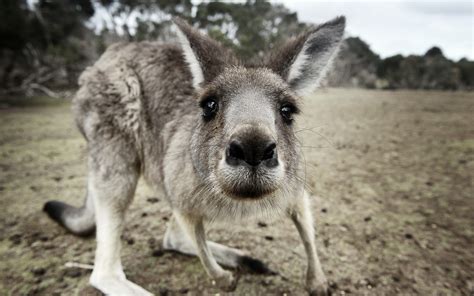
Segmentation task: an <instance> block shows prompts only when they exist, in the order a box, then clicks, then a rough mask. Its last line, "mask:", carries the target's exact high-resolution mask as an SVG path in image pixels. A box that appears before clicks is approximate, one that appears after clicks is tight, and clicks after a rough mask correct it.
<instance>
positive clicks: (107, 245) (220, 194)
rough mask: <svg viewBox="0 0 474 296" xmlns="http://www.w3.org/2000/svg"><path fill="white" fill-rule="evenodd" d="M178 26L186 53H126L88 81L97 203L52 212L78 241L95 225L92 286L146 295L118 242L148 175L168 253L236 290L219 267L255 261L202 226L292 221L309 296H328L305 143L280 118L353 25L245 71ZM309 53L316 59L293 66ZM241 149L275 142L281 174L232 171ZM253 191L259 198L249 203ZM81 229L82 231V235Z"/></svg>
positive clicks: (302, 40) (80, 101)
mask: <svg viewBox="0 0 474 296" xmlns="http://www.w3.org/2000/svg"><path fill="white" fill-rule="evenodd" d="M176 23H177V25H178V26H177V29H178V30H179V32H180V36H181V37H182V38H185V39H182V40H181V46H180V45H174V44H159V43H154V42H141V43H131V44H124V43H121V44H116V45H113V46H111V47H110V48H109V49H108V50H107V51H106V52H105V53H104V54H103V55H102V57H101V58H100V59H99V60H98V61H97V62H96V63H95V65H94V66H92V67H89V68H88V69H86V71H84V73H83V74H82V75H81V77H80V80H79V84H80V89H79V91H78V92H77V94H76V96H75V98H74V101H73V111H74V115H75V118H76V123H77V126H78V128H79V129H80V131H81V133H82V134H83V135H84V137H85V139H86V140H87V143H88V155H89V158H88V159H89V171H90V173H89V188H88V192H89V193H88V195H89V198H90V199H91V200H92V203H91V206H86V207H84V209H85V210H82V212H81V215H78V214H77V212H76V213H75V214H74V215H73V214H68V212H67V211H64V212H62V210H61V209H60V207H59V208H55V206H53V209H51V206H49V208H50V210H49V211H52V212H56V213H58V215H56V216H58V217H61V219H63V220H64V221H69V222H67V223H62V225H63V226H65V227H66V228H68V229H70V230H71V231H72V230H73V232H74V233H80V231H81V230H87V229H89V228H90V223H89V224H87V223H83V222H82V224H81V223H79V221H83V220H84V219H85V218H89V219H91V218H92V217H95V221H96V224H97V241H98V245H97V253H96V261H95V264H94V272H93V273H92V276H91V284H92V285H93V286H95V287H96V288H98V289H99V290H101V291H102V292H104V293H106V294H134V295H147V293H148V292H147V291H145V290H143V289H142V288H140V287H138V286H137V285H135V284H133V283H131V282H130V281H128V280H127V279H126V277H125V274H124V273H123V270H122V266H121V263H120V232H121V229H122V228H123V217H124V213H125V210H126V209H127V207H128V205H129V204H130V202H131V200H132V198H133V195H134V191H135V186H136V183H137V180H138V178H139V176H140V175H142V176H144V178H145V180H146V181H147V183H149V184H150V185H151V186H152V187H153V188H155V189H157V190H160V189H161V188H164V191H165V196H166V199H167V201H168V203H169V205H170V206H171V208H172V210H173V216H174V219H173V222H171V224H170V226H169V228H168V231H167V233H166V235H165V239H164V247H165V248H167V249H174V250H177V251H181V252H183V253H188V254H194V255H198V256H199V257H200V259H201V261H202V263H203V266H204V268H205V270H206V271H207V273H208V274H209V275H210V276H211V277H212V278H213V279H214V280H215V281H216V284H217V285H218V286H220V287H222V288H224V289H226V290H229V289H232V288H233V287H235V284H236V281H235V278H234V276H233V275H232V273H231V272H229V271H226V270H224V269H222V267H220V265H219V264H218V263H221V264H224V265H226V266H231V267H236V266H238V265H239V262H244V261H247V262H248V261H249V259H248V257H247V256H246V255H245V254H244V253H243V252H242V251H239V250H236V249H232V248H228V247H225V246H222V245H219V244H216V243H213V242H207V241H206V239H205V230H204V223H206V222H210V221H215V222H224V223H225V222H227V223H229V222H233V221H241V220H248V219H252V218H258V219H274V218H276V217H278V216H283V215H286V216H288V217H291V218H292V219H293V221H294V222H295V224H296V226H297V228H298V230H299V232H300V235H301V237H302V240H303V242H304V245H305V249H306V252H307V254H308V275H307V283H306V284H307V287H308V291H309V292H311V293H313V292H318V293H323V294H324V293H325V291H326V288H327V286H326V280H325V278H324V274H323V273H322V269H321V266H320V263H319V259H318V257H317V254H316V249H315V243H314V235H313V230H312V223H313V222H312V218H311V213H310V212H309V208H308V207H309V205H308V197H307V194H306V193H305V192H304V184H303V183H302V181H301V180H302V179H303V177H304V176H303V173H302V171H303V170H302V163H301V159H300V157H299V153H298V147H297V144H296V143H297V141H296V137H295V134H294V131H293V126H292V124H291V121H288V120H285V119H284V118H283V117H282V114H280V108H281V107H282V106H283V105H287V104H290V105H291V106H292V108H293V109H294V111H295V112H296V111H297V109H298V108H299V105H300V103H299V101H300V99H299V95H300V94H301V92H300V90H301V88H302V87H301V85H303V84H304V85H307V84H308V81H313V82H314V83H316V82H317V80H318V79H319V78H320V76H321V75H323V73H322V72H324V69H325V68H326V67H327V64H328V63H329V61H330V57H331V55H333V54H334V52H335V51H336V50H337V46H338V44H339V41H340V37H341V36H342V32H343V29H344V20H343V19H341V18H339V19H336V20H334V21H332V22H330V23H327V24H325V25H322V26H320V27H319V29H316V31H312V32H311V33H308V34H304V35H302V36H300V37H298V38H297V39H296V40H299V41H298V42H296V43H295V42H294V41H290V42H289V43H288V44H287V45H286V46H283V48H284V50H283V51H282V53H275V54H273V55H272V57H271V58H269V59H267V61H270V62H271V63H273V64H264V65H262V66H260V67H246V66H245V65H244V63H241V62H239V61H238V60H237V59H236V58H235V56H234V55H233V54H232V53H230V52H229V51H228V50H225V49H224V48H222V47H221V45H220V44H218V43H217V42H215V41H212V40H210V39H209V38H208V37H206V36H203V35H202V34H200V33H199V32H198V31H197V30H195V29H193V28H192V27H190V26H189V25H187V24H186V23H185V22H183V21H181V20H176ZM334 28H336V29H334ZM316 41H318V42H321V45H320V46H317V45H316V43H315V42H316ZM301 54H306V55H308V57H307V58H305V59H304V63H303V64H301V63H300V64H298V65H295V61H296V60H297V57H298V56H301ZM312 61H313V62H312ZM276 63H279V64H276ZM316 64H317V66H314V65H316ZM301 65H303V66H302V67H301ZM292 67H293V68H292ZM294 67H298V69H296V70H297V71H295V70H294V69H295V68H294ZM292 69H293V70H292ZM290 72H292V73H293V74H292V75H290V76H292V79H293V80H291V81H290V80H289V73H290ZM295 73H296V74H295ZM201 74H202V75H201ZM295 75H296V76H295ZM298 75H300V76H298ZM294 79H296V80H297V81H304V83H303V84H301V83H296V82H295V80H294ZM209 98H212V99H214V100H216V101H217V102H218V106H219V109H218V112H217V113H216V114H215V116H214V117H213V118H212V120H205V119H204V118H203V115H202V113H203V111H202V110H201V108H200V107H199V105H200V104H202V103H203V102H205V101H206V100H208V99H209ZM235 138H237V139H239V140H242V141H248V140H262V141H273V142H274V143H275V144H276V150H275V153H276V154H275V155H274V157H275V159H276V161H277V162H278V165H276V166H275V165H273V166H271V167H270V166H265V165H260V166H258V167H253V168H249V167H247V166H232V165H230V164H228V163H227V162H226V161H225V159H226V147H228V145H229V141H230V140H232V139H235ZM248 192H252V195H251V196H250V195H249V196H246V194H247V193H248ZM89 203H90V200H89ZM50 205H51V204H50ZM94 209H95V214H94ZM49 211H48V213H49ZM56 216H54V217H53V216H52V217H53V218H54V219H56V220H58V219H57V218H55V217H56ZM60 222H61V221H60ZM76 222H77V223H76ZM71 225H74V229H73V227H72V226H71ZM81 225H83V228H84V229H78V228H80V227H81Z"/></svg>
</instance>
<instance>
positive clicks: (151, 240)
mask: <svg viewBox="0 0 474 296" xmlns="http://www.w3.org/2000/svg"><path fill="white" fill-rule="evenodd" d="M155 244H156V239H155V238H154V237H150V238H149V239H148V245H149V246H150V247H152V246H154V245H155Z"/></svg>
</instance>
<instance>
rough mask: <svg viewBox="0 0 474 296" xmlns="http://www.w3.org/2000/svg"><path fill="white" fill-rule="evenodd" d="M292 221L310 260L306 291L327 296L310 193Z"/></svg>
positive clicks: (304, 198) (293, 215)
mask: <svg viewBox="0 0 474 296" xmlns="http://www.w3.org/2000/svg"><path fill="white" fill-rule="evenodd" d="M290 215H291V219H292V220H293V223H294V224H295V226H296V228H297V229H298V232H299V234H300V237H301V240H302V241H303V245H304V248H305V251H306V256H307V258H308V269H307V272H306V289H307V290H308V292H309V293H310V295H327V294H328V285H327V280H326V277H325V275H324V272H323V269H322V268H321V263H320V262H319V257H318V253H317V251H316V242H315V235H314V225H313V217H312V214H311V209H310V205H309V198H308V193H307V192H305V193H304V196H303V198H302V200H301V201H300V202H299V203H298V204H297V205H296V207H295V208H294V209H293V211H292V212H291V214H290Z"/></svg>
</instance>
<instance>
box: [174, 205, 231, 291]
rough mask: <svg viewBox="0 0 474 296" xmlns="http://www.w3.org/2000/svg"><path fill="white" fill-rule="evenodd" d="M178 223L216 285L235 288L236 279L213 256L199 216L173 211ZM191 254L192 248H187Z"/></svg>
mask: <svg viewBox="0 0 474 296" xmlns="http://www.w3.org/2000/svg"><path fill="white" fill-rule="evenodd" d="M174 217H175V218H176V220H177V222H178V224H179V225H180V226H181V228H182V229H183V230H184V232H185V233H186V234H187V235H188V236H189V238H190V240H191V242H192V245H193V246H194V248H195V250H196V253H197V255H198V256H199V259H200V260H201V263H202V265H203V266H204V269H205V270H206V272H207V274H208V275H209V276H211V277H212V278H213V279H214V280H215V282H216V285H217V286H218V287H220V288H222V289H225V290H229V291H231V290H233V289H235V285H236V280H235V278H234V276H233V275H232V273H231V272H230V271H227V270H224V269H223V268H222V267H221V266H220V265H219V264H218V263H217V261H216V259H215V258H214V255H213V253H212V251H211V248H210V247H209V244H208V243H207V241H206V233H205V230H204V224H203V220H202V218H201V217H195V216H192V215H189V214H184V213H178V212H174ZM187 250H189V251H190V253H191V254H192V249H190V248H189V249H187Z"/></svg>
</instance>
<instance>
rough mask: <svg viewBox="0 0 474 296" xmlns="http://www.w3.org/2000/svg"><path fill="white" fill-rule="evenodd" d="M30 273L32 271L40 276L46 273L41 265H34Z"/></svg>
mask: <svg viewBox="0 0 474 296" xmlns="http://www.w3.org/2000/svg"><path fill="white" fill-rule="evenodd" d="M31 273H33V275H34V276H42V275H44V274H45V273H46V269H44V268H43V267H35V268H33V269H32V270H31Z"/></svg>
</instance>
